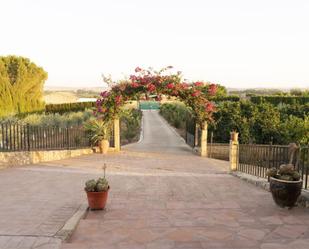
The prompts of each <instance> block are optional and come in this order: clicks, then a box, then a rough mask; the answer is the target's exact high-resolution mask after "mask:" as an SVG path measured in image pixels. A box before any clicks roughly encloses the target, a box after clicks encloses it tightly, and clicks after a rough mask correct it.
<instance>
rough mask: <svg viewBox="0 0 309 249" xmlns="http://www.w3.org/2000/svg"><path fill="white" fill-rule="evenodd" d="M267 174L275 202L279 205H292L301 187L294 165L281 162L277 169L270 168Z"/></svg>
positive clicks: (290, 206)
mask: <svg viewBox="0 0 309 249" xmlns="http://www.w3.org/2000/svg"><path fill="white" fill-rule="evenodd" d="M267 176H268V177H269V181H270V192H271V193H272V197H273V199H274V201H275V203H276V204H277V205H278V206H280V207H288V208H292V207H294V206H295V203H296V201H297V199H298V197H299V195H300V194H301V189H302V180H301V179H300V174H299V173H298V171H297V170H295V169H294V165H293V164H283V165H281V166H280V168H279V169H276V168H271V169H269V170H268V171H267Z"/></svg>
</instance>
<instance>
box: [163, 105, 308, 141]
mask: <svg viewBox="0 0 309 249" xmlns="http://www.w3.org/2000/svg"><path fill="white" fill-rule="evenodd" d="M308 108H309V106H308V104H305V105H299V104H295V105H286V104H284V105H279V106H274V105H272V104H270V103H267V102H261V103H259V104H254V103H252V102H250V101H246V100H242V101H239V102H233V101H222V102H218V103H217V105H216V109H217V111H216V112H215V113H214V115H213V117H214V122H213V123H211V124H209V126H208V131H209V132H208V135H209V136H211V135H212V136H213V141H214V142H222V143H227V142H229V139H230V132H231V131H233V130H235V131H238V132H239V140H240V142H241V143H257V144H269V143H273V144H289V143H291V142H296V143H301V144H308V143H309V115H308V114H309V112H308ZM180 110H181V111H180ZM160 113H161V115H162V116H163V117H164V118H165V119H166V120H167V121H168V122H169V123H170V124H171V125H173V126H175V127H177V126H179V122H180V124H181V125H182V126H183V127H185V126H184V125H185V122H186V121H185V120H187V119H192V117H190V115H189V116H187V114H188V113H190V110H189V109H188V108H187V107H186V106H184V105H180V104H177V103H173V104H164V105H162V106H161V109H160ZM186 113H187V114H186ZM292 114H294V115H292ZM181 125H180V126H181Z"/></svg>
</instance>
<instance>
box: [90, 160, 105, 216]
mask: <svg viewBox="0 0 309 249" xmlns="http://www.w3.org/2000/svg"><path fill="white" fill-rule="evenodd" d="M103 169H104V177H100V178H99V179H97V180H95V179H91V180H88V181H86V183H85V191H86V193H87V199H88V205H89V208H90V209H91V210H101V209H104V208H105V205H106V202H107V197H108V191H109V189H110V186H109V183H108V181H107V180H106V178H105V169H106V165H104V168H103Z"/></svg>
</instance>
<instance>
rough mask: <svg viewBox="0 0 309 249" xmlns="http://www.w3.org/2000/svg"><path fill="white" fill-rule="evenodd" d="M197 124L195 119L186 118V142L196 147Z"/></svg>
mask: <svg viewBox="0 0 309 249" xmlns="http://www.w3.org/2000/svg"><path fill="white" fill-rule="evenodd" d="M195 129H196V124H195V120H194V119H188V120H186V143H187V144H188V145H189V146H191V147H192V148H194V147H195V146H196V138H195Z"/></svg>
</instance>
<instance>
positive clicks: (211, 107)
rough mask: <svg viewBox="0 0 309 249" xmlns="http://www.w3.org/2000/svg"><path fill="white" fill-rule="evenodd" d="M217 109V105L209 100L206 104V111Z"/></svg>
mask: <svg viewBox="0 0 309 249" xmlns="http://www.w3.org/2000/svg"><path fill="white" fill-rule="evenodd" d="M214 110H215V105H214V104H213V103H211V102H207V104H206V106H205V111H206V112H213V111H214Z"/></svg>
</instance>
